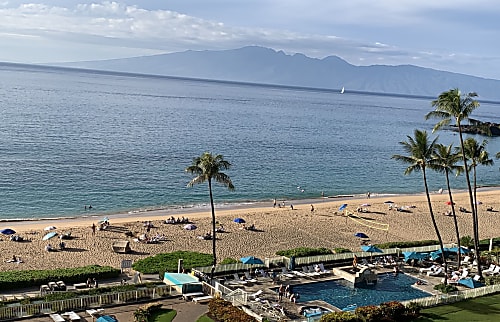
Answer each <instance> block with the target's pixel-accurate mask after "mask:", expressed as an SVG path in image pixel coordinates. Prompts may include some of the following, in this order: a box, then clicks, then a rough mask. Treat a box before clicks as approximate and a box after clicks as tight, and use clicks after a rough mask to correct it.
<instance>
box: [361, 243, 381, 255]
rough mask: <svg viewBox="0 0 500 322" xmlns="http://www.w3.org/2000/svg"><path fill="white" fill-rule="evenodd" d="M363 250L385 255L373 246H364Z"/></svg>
mask: <svg viewBox="0 0 500 322" xmlns="http://www.w3.org/2000/svg"><path fill="white" fill-rule="evenodd" d="M361 250H362V251H364V252H368V253H383V252H384V251H383V250H381V249H380V248H378V247H377V246H373V245H363V246H361Z"/></svg>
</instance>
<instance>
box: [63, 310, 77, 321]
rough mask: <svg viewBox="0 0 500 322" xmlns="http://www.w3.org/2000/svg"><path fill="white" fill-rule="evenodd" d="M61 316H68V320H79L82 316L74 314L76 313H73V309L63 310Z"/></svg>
mask: <svg viewBox="0 0 500 322" xmlns="http://www.w3.org/2000/svg"><path fill="white" fill-rule="evenodd" d="M61 316H63V317H64V316H65V317H68V319H69V320H70V321H80V320H81V319H82V318H81V317H80V316H79V315H78V314H76V313H75V312H73V311H70V312H65V313H63V314H61Z"/></svg>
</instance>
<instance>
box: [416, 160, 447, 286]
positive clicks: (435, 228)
mask: <svg viewBox="0 0 500 322" xmlns="http://www.w3.org/2000/svg"><path fill="white" fill-rule="evenodd" d="M422 174H423V176H424V186H425V195H426V196H427V205H428V206H429V213H430V214H431V220H432V225H434V230H435V231H436V236H437V238H438V240H439V247H441V256H442V258H443V266H444V284H445V285H447V284H448V278H447V274H448V264H447V263H446V256H445V254H444V245H443V239H442V238H441V234H440V233H439V228H438V226H437V223H436V218H435V217H434V212H433V211H432V203H431V197H430V195H429V188H428V187H427V175H426V174H425V167H422Z"/></svg>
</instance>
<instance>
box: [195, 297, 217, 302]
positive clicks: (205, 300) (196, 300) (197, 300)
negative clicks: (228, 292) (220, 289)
mask: <svg viewBox="0 0 500 322" xmlns="http://www.w3.org/2000/svg"><path fill="white" fill-rule="evenodd" d="M211 299H213V296H212V295H207V296H200V297H195V298H193V302H195V303H203V302H208V301H210V300H211Z"/></svg>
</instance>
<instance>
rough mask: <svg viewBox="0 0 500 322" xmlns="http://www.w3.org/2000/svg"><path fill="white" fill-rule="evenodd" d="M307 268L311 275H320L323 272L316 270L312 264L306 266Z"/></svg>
mask: <svg viewBox="0 0 500 322" xmlns="http://www.w3.org/2000/svg"><path fill="white" fill-rule="evenodd" d="M307 270H308V271H309V273H311V274H313V276H321V275H322V274H323V273H321V272H320V271H319V270H318V271H317V270H316V268H315V267H314V266H312V265H309V266H307Z"/></svg>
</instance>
